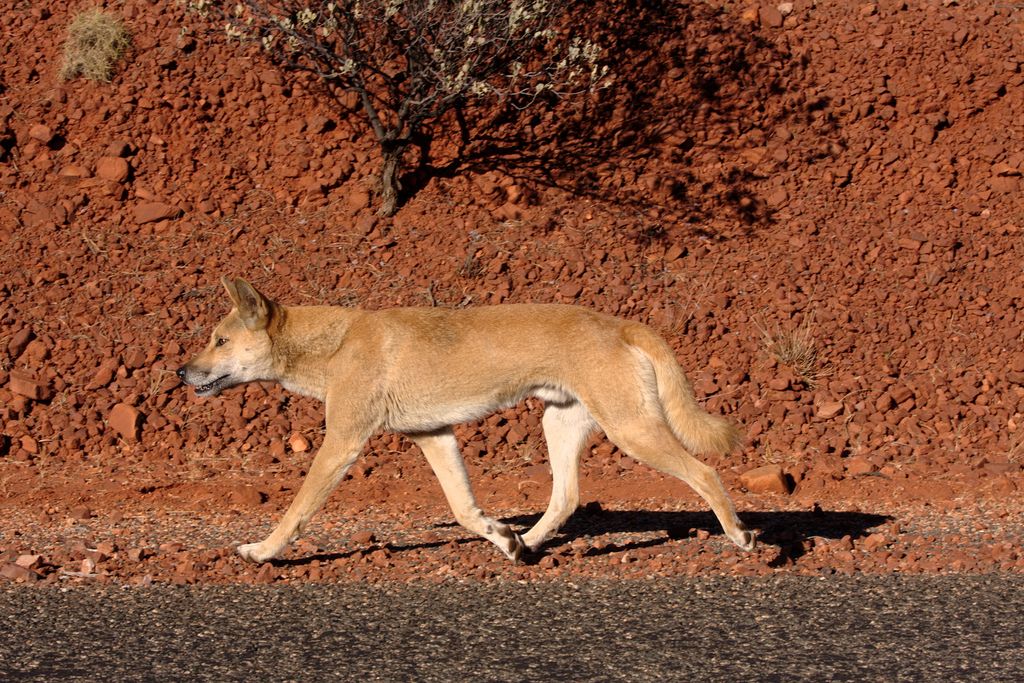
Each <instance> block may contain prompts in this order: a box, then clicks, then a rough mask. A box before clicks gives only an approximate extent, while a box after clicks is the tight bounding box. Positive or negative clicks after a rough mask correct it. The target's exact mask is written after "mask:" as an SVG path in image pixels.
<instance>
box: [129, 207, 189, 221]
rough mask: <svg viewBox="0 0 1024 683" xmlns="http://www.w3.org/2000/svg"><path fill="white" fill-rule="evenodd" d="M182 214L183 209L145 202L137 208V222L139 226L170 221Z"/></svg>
mask: <svg viewBox="0 0 1024 683" xmlns="http://www.w3.org/2000/svg"><path fill="white" fill-rule="evenodd" d="M181 214H182V211H181V209H179V208H178V207H176V206H173V205H171V204H165V203H163V202H144V203H142V204H137V205H136V206H135V222H136V223H138V224H139V225H143V224H145V223H155V222H157V221H164V220H170V219H173V218H177V217H179V216H180V215H181Z"/></svg>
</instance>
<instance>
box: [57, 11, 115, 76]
mask: <svg viewBox="0 0 1024 683" xmlns="http://www.w3.org/2000/svg"><path fill="white" fill-rule="evenodd" d="M130 44H131V37H130V36H129V35H128V30H127V29H126V28H125V26H124V24H123V23H122V22H121V20H120V19H118V18H117V17H114V16H112V15H110V14H108V13H106V12H104V11H103V10H101V9H90V10H85V11H84V12H81V13H79V14H77V15H76V16H75V18H74V19H73V20H72V21H71V25H70V26H68V40H67V43H66V44H65V46H64V62H63V64H62V65H61V68H60V77H61V78H62V79H64V80H70V79H72V78H75V77H76V76H83V77H85V78H88V79H89V80H92V81H103V82H107V81H109V80H110V77H111V75H112V74H113V70H114V64H115V63H116V62H117V60H118V59H120V58H121V56H122V55H123V54H124V53H125V51H126V50H127V49H128V46H129V45H130Z"/></svg>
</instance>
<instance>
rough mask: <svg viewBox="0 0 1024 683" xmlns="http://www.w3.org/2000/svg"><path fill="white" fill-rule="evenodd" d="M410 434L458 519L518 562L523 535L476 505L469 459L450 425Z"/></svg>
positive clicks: (520, 555)
mask: <svg viewBox="0 0 1024 683" xmlns="http://www.w3.org/2000/svg"><path fill="white" fill-rule="evenodd" d="M409 438H411V439H412V440H413V441H414V442H416V445H417V446H419V447H420V449H421V450H422V451H423V455H425V456H426V457H427V462H429V463H430V467H431V468H433V470H434V474H435V475H436V476H437V480H438V481H439V482H440V483H441V488H442V489H443V490H444V495H445V497H446V498H447V499H448V505H449V506H451V509H452V513H453V514H454V515H455V521H457V522H458V523H459V524H461V525H462V526H464V527H465V528H467V529H469V530H470V531H472V532H474V533H477V534H480V535H481V536H483V537H484V538H486V539H487V540H488V541H490V542H491V543H493V544H494V545H496V546H498V549H499V550H501V552H503V553H504V554H505V556H506V557H508V558H509V559H510V560H512V561H513V562H518V561H519V559H520V557H522V554H523V539H522V538H520V536H519V534H517V533H515V532H514V531H512V528H511V527H509V526H508V525H507V524H503V523H501V522H499V521H497V520H494V519H491V518H490V517H488V516H486V515H485V514H484V513H483V511H481V510H480V508H479V507H478V506H477V504H476V499H475V498H474V497H473V491H472V489H471V488H470V485H469V476H468V475H467V474H466V463H465V461H464V460H463V459H462V454H461V453H460V452H459V446H458V442H457V441H456V440H455V434H454V432H452V430H451V428H450V427H445V428H444V429H441V430H438V431H435V432H429V433H426V434H410V435H409Z"/></svg>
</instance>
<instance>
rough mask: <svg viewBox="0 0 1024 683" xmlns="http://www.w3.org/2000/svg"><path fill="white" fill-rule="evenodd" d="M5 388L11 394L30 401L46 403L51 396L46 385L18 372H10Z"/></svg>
mask: <svg viewBox="0 0 1024 683" xmlns="http://www.w3.org/2000/svg"><path fill="white" fill-rule="evenodd" d="M7 388H8V389H10V390H11V392H12V393H15V394H18V395H19V396H24V397H25V398H29V399H32V400H33V401H46V400H48V399H49V398H50V396H51V394H52V392H51V390H50V386H49V384H48V383H46V382H43V381H40V380H37V379H36V378H34V377H32V376H30V375H27V374H25V373H23V372H20V371H18V370H12V371H11V375H10V378H9V379H8V382H7Z"/></svg>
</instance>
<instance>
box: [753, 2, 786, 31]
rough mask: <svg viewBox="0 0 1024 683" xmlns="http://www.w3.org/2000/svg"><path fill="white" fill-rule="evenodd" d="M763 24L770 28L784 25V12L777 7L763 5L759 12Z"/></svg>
mask: <svg viewBox="0 0 1024 683" xmlns="http://www.w3.org/2000/svg"><path fill="white" fill-rule="evenodd" d="M758 14H759V17H760V19H761V25H762V26H767V27H769V28H781V27H782V12H780V11H779V9H778V8H777V7H762V8H761V9H760V11H759V12H758Z"/></svg>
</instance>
